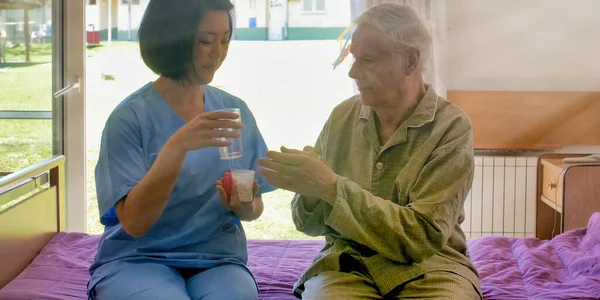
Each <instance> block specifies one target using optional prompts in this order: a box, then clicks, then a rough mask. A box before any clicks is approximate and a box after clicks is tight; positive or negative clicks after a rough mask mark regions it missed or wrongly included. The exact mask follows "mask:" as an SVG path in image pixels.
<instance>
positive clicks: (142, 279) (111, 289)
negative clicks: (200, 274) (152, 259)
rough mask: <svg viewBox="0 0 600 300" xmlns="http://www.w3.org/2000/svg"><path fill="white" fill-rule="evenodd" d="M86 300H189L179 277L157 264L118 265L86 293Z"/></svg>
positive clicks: (176, 273)
mask: <svg viewBox="0 0 600 300" xmlns="http://www.w3.org/2000/svg"><path fill="white" fill-rule="evenodd" d="M90 296H91V297H90V298H91V299H94V300H105V299H110V300H112V299H123V300H126V299H157V300H162V299H164V300H171V299H173V300H180V299H181V300H189V299H190V298H189V296H188V295H187V292H186V289H185V281H184V280H183V278H182V277H181V276H180V275H179V273H178V272H177V271H176V270H174V269H172V268H170V267H167V266H164V265H160V264H132V263H121V264H119V265H118V268H117V269H116V271H115V272H113V273H112V274H109V275H107V276H106V277H104V278H103V279H101V280H100V281H99V282H98V283H97V284H96V286H94V287H93V288H92V290H91V291H90Z"/></svg>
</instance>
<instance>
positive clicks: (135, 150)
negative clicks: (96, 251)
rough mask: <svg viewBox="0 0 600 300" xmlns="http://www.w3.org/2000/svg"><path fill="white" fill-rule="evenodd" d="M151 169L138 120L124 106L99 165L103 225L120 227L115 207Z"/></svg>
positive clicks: (110, 124)
mask: <svg viewBox="0 0 600 300" xmlns="http://www.w3.org/2000/svg"><path fill="white" fill-rule="evenodd" d="M147 169H148V166H147V165H146V160H145V159H144V151H143V149H142V135H141V130H140V124H139V121H138V116H137V115H136V114H135V111H134V110H133V108H131V107H129V106H123V107H120V108H118V109H117V110H115V112H113V113H112V114H111V116H110V117H109V118H108V121H107V122H106V125H105V127H104V130H103V131H102V139H101V143H100V154H99V156H98V164H97V165H96V170H95V175H96V193H97V196H98V210H99V213H100V223H102V224H103V225H106V226H112V225H116V224H118V223H119V220H118V218H117V214H116V212H115V208H114V207H115V205H116V204H117V202H119V201H120V200H121V199H122V198H123V197H125V196H126V195H127V194H128V193H129V191H130V190H131V189H132V188H133V187H134V186H135V185H136V184H137V183H138V182H139V181H140V180H141V179H142V178H143V177H144V175H145V174H146V172H147Z"/></svg>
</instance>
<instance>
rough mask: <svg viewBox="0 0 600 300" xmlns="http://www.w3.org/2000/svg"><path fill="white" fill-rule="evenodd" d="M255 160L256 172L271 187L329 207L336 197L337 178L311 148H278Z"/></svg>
mask: <svg viewBox="0 0 600 300" xmlns="http://www.w3.org/2000/svg"><path fill="white" fill-rule="evenodd" d="M267 157H268V158H269V159H266V158H261V159H259V160H258V164H259V165H261V166H262V167H264V168H261V169H259V173H260V174H261V175H262V176H264V178H265V179H266V180H267V181H268V182H269V183H270V184H272V185H274V186H276V187H278V188H281V189H285V190H288V191H292V192H295V193H298V194H301V195H304V196H311V197H317V198H319V199H322V200H325V201H327V202H329V203H331V204H333V202H334V201H335V198H336V196H337V188H336V184H337V179H338V178H337V175H336V174H335V173H334V172H333V170H331V168H330V167H329V166H328V165H327V163H326V162H325V161H324V160H323V159H322V158H321V157H320V156H319V155H317V153H316V152H315V150H314V149H313V148H312V147H310V146H306V147H304V149H303V151H300V150H295V149H287V148H285V147H281V152H275V151H269V152H267Z"/></svg>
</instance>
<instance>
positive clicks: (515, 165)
mask: <svg viewBox="0 0 600 300" xmlns="http://www.w3.org/2000/svg"><path fill="white" fill-rule="evenodd" d="M537 159H538V158H537V156H475V176H474V179H473V187H472V188H471V191H470V192H469V195H468V196H467V199H466V202H465V221H464V222H463V223H462V226H461V227H462V229H463V231H464V232H465V235H466V237H467V239H476V238H478V237H482V236H490V235H500V236H507V237H535V222H536V221H535V215H536V205H535V204H536V188H537V180H536V177H537V171H536V170H537Z"/></svg>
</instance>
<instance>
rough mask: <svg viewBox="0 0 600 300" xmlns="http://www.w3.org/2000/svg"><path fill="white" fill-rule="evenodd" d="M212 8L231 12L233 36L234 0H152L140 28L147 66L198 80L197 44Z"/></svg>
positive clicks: (175, 77) (171, 75) (160, 72)
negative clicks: (232, 1)
mask: <svg viewBox="0 0 600 300" xmlns="http://www.w3.org/2000/svg"><path fill="white" fill-rule="evenodd" d="M209 10H220V11H226V12H227V13H228V15H229V39H231V35H232V33H233V4H232V3H231V1H230V0H150V3H148V7H147V8H146V11H145V13H144V16H143V18H142V22H141V24H140V29H139V31H138V39H139V43H140V54H141V56H142V60H143V61H144V63H145V64H146V66H148V68H150V70H152V71H153V72H154V73H156V74H158V75H161V76H164V77H167V78H170V79H172V80H175V81H184V80H187V81H189V82H195V81H196V80H195V78H197V77H196V76H197V75H196V73H195V68H194V57H193V54H194V44H195V43H196V38H197V34H198V27H199V26H200V23H201V22H202V19H203V18H204V16H205V15H206V13H207V12H208V11H209Z"/></svg>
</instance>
